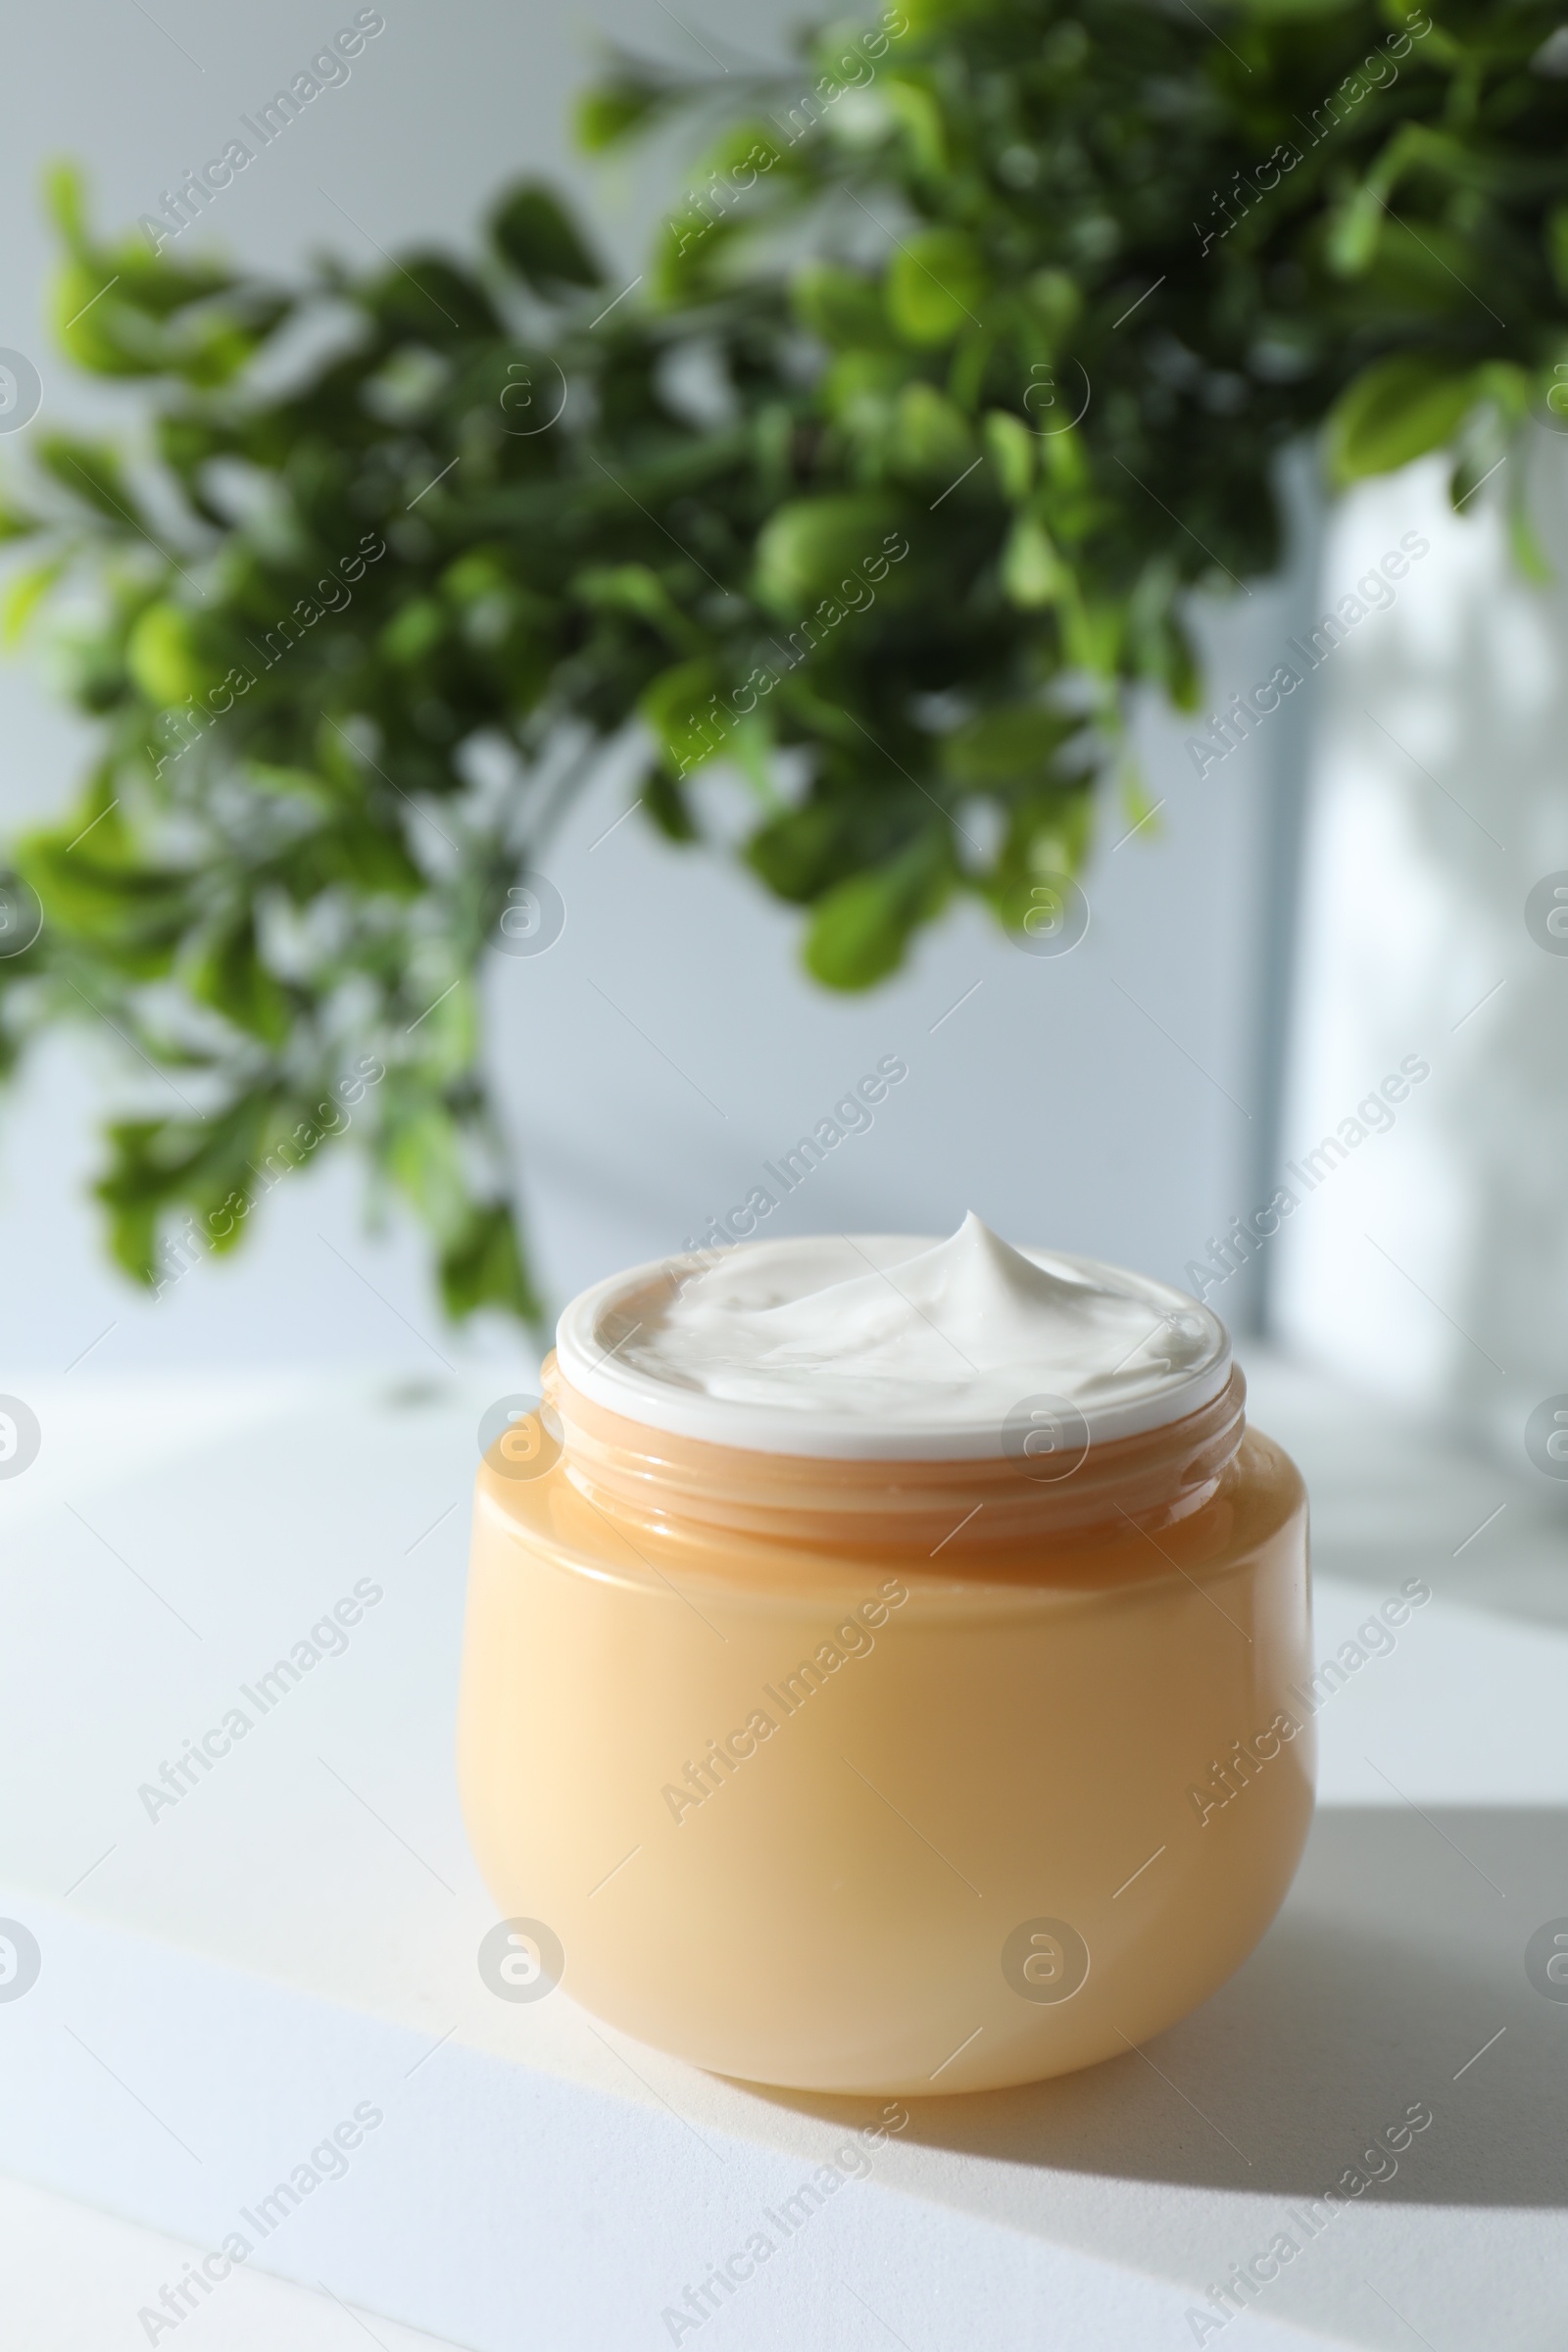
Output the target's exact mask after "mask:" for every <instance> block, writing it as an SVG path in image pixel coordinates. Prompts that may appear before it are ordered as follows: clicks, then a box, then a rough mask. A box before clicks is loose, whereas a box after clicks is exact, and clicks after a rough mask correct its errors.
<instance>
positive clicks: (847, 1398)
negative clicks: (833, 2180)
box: [459, 1215, 1313, 2095]
mask: <svg viewBox="0 0 1568 2352" xmlns="http://www.w3.org/2000/svg"><path fill="white" fill-rule="evenodd" d="M542 1385H543V1389H544V1396H543V1397H542V1398H540V1399H538V1400H536V1401H533V1402H532V1405H531V1409H528V1408H529V1404H530V1400H526V1399H524V1400H517V1399H508V1400H504V1403H503V1407H502V1408H498V1409H497V1412H496V1413H495V1414H493V1415H492V1421H493V1424H494V1425H493V1426H489V1427H487V1428H486V1429H485V1430H482V1431H481V1444H482V1445H483V1446H484V1454H483V1459H482V1461H481V1464H480V1468H479V1472H478V1481H477V1489H476V1496H475V1511H474V1528H473V1544H472V1554H471V1563H470V1571H469V1590H468V1603H467V1622H466V1642H465V1659H464V1670H463V1690H462V1698H461V1707H460V1730H459V1762H460V1775H461V1783H462V1790H463V1800H464V1808H465V1815H466V1822H467V1827H468V1834H469V1837H470V1839H471V1841H472V1844H473V1847H474V1850H475V1853H476V1855H477V1857H478V1860H479V1863H480V1866H481V1868H482V1870H483V1872H484V1875H485V1878H486V1881H487V1884H488V1886H489V1887H490V1890H491V1892H492V1894H493V1896H494V1898H495V1901H496V1903H497V1906H498V1908H499V1911H500V1913H501V1915H502V1918H503V1920H504V1921H511V1922H524V1923H531V1925H530V1926H529V1928H528V1931H527V1933H526V1934H524V1935H523V1936H522V1938H521V1942H522V1945H523V1946H524V1947H526V1948H527V1949H528V1950H529V1951H531V1952H547V1953H548V1955H549V1961H548V1968H547V1967H546V1963H545V1962H544V1961H543V1960H541V1962H540V1970H541V1971H544V1974H540V1971H534V1972H533V1975H534V1979H535V1982H536V1983H537V1984H538V1985H541V1986H542V1987H543V1988H544V1989H548V1988H549V1985H550V1983H553V1982H554V1981H555V1979H557V1978H559V1981H560V1983H561V1985H562V1987H563V1989H564V1992H565V1993H567V1994H568V1995H569V1996H570V1997H571V1998H572V1999H574V2000H576V2001H579V2002H581V2003H582V2005H583V2006H584V2007H585V2008H586V2009H587V2010H589V2011H590V2012H592V2013H593V2014H594V2015H595V2016H596V2017H599V2018H602V2019H604V2020H606V2021H607V2022H609V2023H611V2024H613V2025H615V2026H617V2027H620V2028H622V2029H623V2030H624V2031H626V2032H627V2033H629V2034H635V2035H637V2036H638V2037H640V2038H641V2039H643V2040H645V2041H648V2042H650V2043H653V2044H655V2045H657V2046H658V2047H660V2048H662V2049H664V2050H668V2051H671V2052H674V2053H675V2054H677V2055H679V2056H681V2057H683V2058H685V2059H688V2060H690V2061H691V2062H692V2063H694V2064H696V2065H698V2066H702V2067H707V2068H710V2069H711V2070H713V2071H715V2072H717V2073H720V2074H725V2075H732V2076H737V2077H740V2078H743V2079H745V2080H748V2081H753V2082H762V2083H769V2084H776V2085H780V2086H789V2087H793V2088H797V2089H805V2090H812V2091H818V2092H868V2093H895V2092H896V2093H901V2094H905V2095H923V2094H940V2093H943V2092H957V2091H968V2090H979V2089H988V2088H994V2087H997V2086H999V2085H1005V2084H1010V2083H1018V2082H1031V2081H1034V2080H1037V2079H1039V2078H1041V2077H1043V2076H1049V2075H1056V2074H1061V2073H1065V2072H1067V2071H1069V2070H1071V2069H1073V2068H1077V2067H1084V2066H1091V2065H1094V2064H1095V2063H1096V2062H1098V2061H1099V2060H1101V2059H1103V2058H1108V2057H1112V2056H1115V2055H1118V2054H1119V2053H1121V2052H1122V2051H1124V2050H1125V2049H1126V2048H1127V2047H1128V2045H1129V2044H1130V2043H1137V2042H1141V2041H1144V2040H1146V2039H1147V2038H1148V2037H1149V2036H1150V2035H1151V2034H1156V2033H1158V2032H1160V2031H1161V2030H1162V2029H1163V2028H1165V2027H1167V2026H1169V2025H1172V2024H1174V2023H1175V2021H1176V2020H1177V2019H1178V2018H1180V2017H1182V2016H1184V2015H1185V2014H1186V2013H1187V2012H1188V2011H1189V2010H1191V2009H1192V2008H1194V2007H1195V2006H1196V2005H1197V2004H1198V2003H1199V2002H1201V2001H1202V2000H1203V1999H1204V1998H1206V1996H1207V1995H1208V1994H1209V1993H1211V1992H1212V1991H1214V1990H1215V1989H1216V1988H1217V1986H1218V1985H1220V1984H1222V1983H1223V1981H1224V1980H1225V1979H1226V1978H1227V1977H1228V1976H1229V1975H1230V1974H1231V1973H1232V1971H1233V1970H1234V1969H1236V1968H1237V1967H1238V1966H1239V1965H1240V1963H1241V1962H1242V1961H1243V1960H1244V1959H1245V1958H1246V1957H1247V1955H1248V1953H1249V1952H1250V1950H1251V1948H1252V1947H1253V1945H1254V1944H1255V1943H1256V1941H1257V1940H1258V1938H1259V1936H1261V1935H1262V1934H1263V1932H1264V1930H1265V1929H1266V1927H1267V1926H1268V1924H1269V1922H1270V1920H1271V1919H1272V1918H1273V1916H1274V1914H1275V1912H1276V1910H1277V1909H1278V1907H1279V1905H1280V1903H1281V1901H1282V1900H1283V1898H1284V1895H1285V1892H1286V1889H1287V1887H1289V1885H1290V1882H1291V1879H1292V1877H1293V1875H1294V1873H1295V1870H1296V1866H1297V1863H1298V1861H1299V1856H1300V1853H1301V1848H1302V1846H1303V1844H1304V1842H1305V1838H1306V1833H1307V1828H1308V1824H1309V1821H1310V1817H1311V1809H1312V1785H1313V1731H1312V1725H1311V1723H1310V1720H1309V1719H1303V1718H1302V1716H1301V1711H1300V1709H1299V1701H1297V1700H1296V1699H1295V1697H1294V1693H1293V1691H1292V1686H1293V1685H1294V1684H1297V1683H1299V1682H1300V1681H1302V1680H1303V1679H1304V1677H1305V1676H1306V1675H1307V1674H1308V1673H1309V1672H1310V1600H1309V1590H1308V1572H1307V1542H1306V1496H1305V1493H1304V1490H1303V1488H1302V1484H1301V1480H1300V1477H1299V1473H1298V1472H1297V1470H1296V1468H1295V1465H1294V1464H1293V1463H1292V1462H1291V1461H1290V1459H1289V1458H1288V1456H1287V1455H1286V1454H1285V1453H1284V1452H1283V1451H1282V1450H1281V1448H1280V1447H1279V1446H1275V1445H1274V1444H1272V1443H1271V1442H1270V1440H1269V1439H1268V1438H1266V1437H1264V1436H1263V1435H1262V1434H1261V1433H1260V1432H1259V1431H1257V1430H1254V1429H1250V1428H1249V1427H1248V1424H1247V1418H1246V1411H1245V1397H1246V1390H1245V1383H1244V1380H1243V1376H1242V1373H1241V1371H1240V1369H1239V1368H1238V1367H1237V1366H1236V1364H1235V1363H1234V1362H1233V1360H1232V1352H1231V1345H1230V1340H1229V1337H1228V1335H1227V1333H1226V1331H1225V1329H1224V1327H1223V1325H1222V1324H1221V1323H1220V1322H1219V1321H1218V1320H1217V1318H1216V1317H1215V1316H1214V1315H1213V1314H1211V1313H1210V1312H1209V1311H1208V1310H1207V1309H1206V1308H1205V1307H1203V1306H1201V1305H1200V1304H1199V1303H1198V1301H1197V1300H1196V1299H1190V1298H1188V1297H1186V1296H1185V1295H1184V1294H1182V1293H1180V1292H1178V1291H1174V1290H1171V1289H1169V1288H1167V1287H1166V1286H1165V1285H1163V1284H1160V1283H1156V1282H1153V1281H1151V1280H1148V1279H1146V1278H1145V1277H1143V1276H1140V1275H1137V1274H1133V1273H1129V1272H1127V1271H1125V1270H1123V1269H1120V1268H1117V1267H1112V1266H1107V1265H1103V1264H1099V1263H1097V1262H1094V1261H1092V1260H1088V1259H1084V1258H1077V1257H1069V1256H1064V1255H1061V1254H1058V1253H1055V1252H1053V1251H1049V1250H1038V1249H1027V1250H1018V1249H1013V1248H1011V1247H1009V1246H1008V1245H1007V1244H1006V1243H1005V1242H1004V1241H1002V1240H1000V1239H999V1238H998V1237H997V1236H996V1235H995V1234H993V1233H991V1232H990V1231H989V1230H988V1229H987V1228H986V1226H984V1225H983V1224H982V1223H981V1222H980V1220H979V1219H978V1218H977V1217H975V1216H973V1215H971V1216H969V1217H968V1218H966V1219H965V1221H964V1223H963V1225H962V1226H961V1227H960V1228H959V1230H958V1231H957V1233H956V1234H955V1235H954V1236H953V1237H952V1238H951V1239H949V1240H947V1241H942V1242H932V1241H929V1240H924V1239H920V1238H917V1237H909V1236H889V1235H824V1236H820V1237H809V1238H803V1239H796V1240H787V1241H777V1242H763V1243H743V1244H741V1245H739V1246H737V1247H736V1248H734V1249H732V1250H725V1251H723V1252H721V1253H712V1254H709V1255H706V1256H703V1255H699V1256H678V1257H671V1258H668V1259H665V1260H662V1261H660V1262H658V1263H655V1264H652V1265H645V1266H640V1267H637V1268H635V1269H633V1270H631V1271H629V1272H627V1273H624V1274H620V1275H616V1276H614V1277H613V1278H612V1279H611V1280H609V1281H606V1282H602V1283H600V1284H598V1285H596V1286H595V1287H594V1288H592V1289H590V1290H588V1291H586V1292H584V1293H583V1294H582V1295H581V1297H579V1298H578V1299H575V1300H574V1301H573V1302H572V1304H571V1305H570V1306H569V1307H568V1308H567V1309H566V1311H565V1313H564V1315H563V1316H562V1318H561V1323H560V1326H559V1329H558V1333H557V1348H556V1352H555V1354H554V1355H553V1356H551V1357H550V1358H549V1359H547V1362H546V1366H545V1370H544V1373H543V1375H542Z"/></svg>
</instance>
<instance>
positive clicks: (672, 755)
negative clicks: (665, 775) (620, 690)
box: [638, 660, 734, 777]
mask: <svg viewBox="0 0 1568 2352" xmlns="http://www.w3.org/2000/svg"><path fill="white" fill-rule="evenodd" d="M718 689H719V675H718V670H717V668H716V666H715V665H714V663H713V662H711V661H706V660H705V661H697V662H676V663H675V664H674V666H673V667H672V668H670V669H665V670H662V671H661V672H660V674H659V676H658V677H657V678H655V679H654V681H653V683H652V684H651V685H649V686H647V687H645V688H644V690H643V694H642V697H641V699H640V701H639V704H638V709H639V711H641V713H642V715H643V717H644V718H645V719H646V720H647V721H648V723H649V725H650V726H651V727H652V728H653V730H654V733H655V734H656V735H657V736H658V738H659V743H660V748H661V749H662V752H663V755H664V758H665V760H667V761H668V762H669V766H670V769H671V771H672V773H673V774H674V776H676V777H680V776H683V775H685V774H686V773H687V772H688V771H689V770H690V769H692V768H694V767H701V766H703V765H704V764H705V763H706V762H707V761H708V760H713V759H716V758H717V756H718V754H719V753H720V752H721V751H722V750H723V749H724V744H725V739H726V738H727V736H728V735H729V733H730V730H731V727H732V726H733V724H734V719H733V715H732V713H731V712H730V711H728V710H727V709H726V708H725V707H724V705H723V704H722V703H721V701H720V699H719V691H718Z"/></svg>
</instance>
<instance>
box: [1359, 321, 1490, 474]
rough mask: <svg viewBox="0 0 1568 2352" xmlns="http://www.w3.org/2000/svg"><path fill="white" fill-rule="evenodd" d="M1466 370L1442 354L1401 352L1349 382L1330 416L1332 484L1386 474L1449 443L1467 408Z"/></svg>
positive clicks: (1472, 378) (1470, 387)
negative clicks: (1333, 482)
mask: <svg viewBox="0 0 1568 2352" xmlns="http://www.w3.org/2000/svg"><path fill="white" fill-rule="evenodd" d="M1479 390H1480V387H1479V386H1478V384H1477V381H1476V370H1475V368H1473V367H1468V366H1462V365H1460V364H1459V363H1458V362H1456V361H1455V360H1453V359H1452V358H1450V357H1448V356H1447V355H1446V354H1442V353H1436V352H1434V353H1427V354H1422V353H1417V352H1406V353H1401V354H1400V355H1399V356H1398V357H1397V358H1395V359H1390V360H1381V361H1379V362H1378V364H1377V365H1376V366H1375V367H1372V368H1366V369H1364V370H1363V372H1362V373H1361V374H1360V375H1358V376H1357V377H1356V378H1355V381H1354V382H1353V383H1352V384H1351V385H1350V386H1349V388H1348V390H1347V391H1346V392H1344V393H1342V394H1341V396H1340V399H1339V400H1338V402H1337V403H1336V404H1335V407H1334V408H1333V410H1332V411H1331V412H1330V415H1329V419H1328V427H1327V451H1328V464H1329V472H1330V476H1331V478H1332V479H1333V480H1334V481H1336V482H1340V483H1349V482H1356V481H1360V480H1362V479H1363V478H1364V477H1365V476H1366V475H1368V474H1374V473H1393V472H1394V471H1396V469H1397V467H1398V466H1408V465H1409V464H1410V462H1411V460H1412V459H1414V458H1422V457H1425V456H1426V455H1427V453H1428V451H1429V450H1434V449H1443V448H1446V446H1447V444H1448V443H1449V442H1450V441H1451V440H1453V438H1454V436H1455V435H1456V434H1457V432H1458V430H1459V427H1460V425H1461V424H1462V423H1463V422H1464V420H1465V417H1467V416H1468V415H1469V413H1470V411H1471V409H1472V408H1473V407H1474V406H1475V403H1476V399H1477V395H1478V392H1479Z"/></svg>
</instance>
